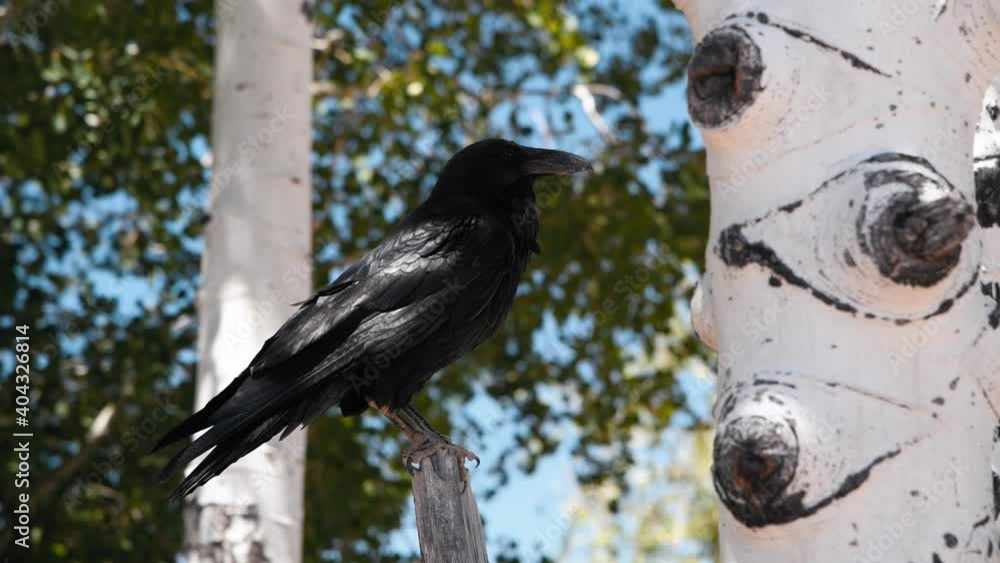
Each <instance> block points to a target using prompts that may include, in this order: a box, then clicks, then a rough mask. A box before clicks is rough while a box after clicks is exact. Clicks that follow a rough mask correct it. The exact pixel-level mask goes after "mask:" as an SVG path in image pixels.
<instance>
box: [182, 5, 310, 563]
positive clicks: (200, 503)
mask: <svg viewBox="0 0 1000 563" xmlns="http://www.w3.org/2000/svg"><path fill="white" fill-rule="evenodd" d="M310 6H311V4H309V3H300V2H282V1H278V0H221V1H220V2H217V4H216V10H217V15H218V26H217V32H218V33H217V43H216V53H215V68H216V77H215V99H214V104H213V123H212V151H213V171H212V184H211V189H210V193H209V204H208V209H209V214H210V215H209V219H208V223H207V225H206V228H205V251H204V257H203V261H202V288H201V293H200V295H199V302H198V315H199V322H200V334H199V342H198V354H199V364H198V386H197V398H196V401H197V407H199V408H200V407H201V406H203V405H204V404H205V403H206V402H208V400H209V399H211V398H212V397H213V396H215V395H216V394H217V393H218V392H219V391H221V390H222V389H223V388H224V387H226V385H228V384H229V382H230V381H232V379H233V378H234V377H236V376H237V375H238V374H239V373H240V372H241V371H242V370H243V369H244V368H245V367H246V366H247V364H248V363H249V362H250V360H251V358H252V357H253V356H254V354H256V352H257V351H258V350H259V349H260V347H261V345H262V344H263V343H264V341H265V340H266V339H267V338H268V337H269V336H270V335H271V334H273V333H274V331H275V330H276V329H277V328H278V327H279V326H280V325H281V323H282V322H283V321H284V320H285V319H286V318H287V317H288V316H289V315H290V314H291V313H292V311H293V308H292V307H291V305H290V304H291V303H294V302H296V301H299V300H301V299H304V298H306V297H307V296H308V295H309V292H310V288H311V264H312V258H311V256H312V253H311V238H312V229H311V222H312V214H311V205H312V202H311V196H310V163H309V158H310V152H311V128H310V111H311V105H310V104H311V98H310V94H309V86H310V82H311V79H312V58H311V57H312V54H311V51H310V40H311V37H312V21H311V11H310V10H311V7H310ZM305 443H306V435H305V432H302V431H300V432H296V433H294V434H292V435H290V436H289V437H288V438H286V439H285V440H283V441H281V442H278V441H277V440H275V441H272V442H270V443H268V444H266V445H264V446H263V447H261V448H258V449H257V450H256V451H254V452H253V453H251V454H250V455H248V456H246V457H245V458H243V459H241V460H240V461H238V462H237V463H236V464H234V465H233V466H231V467H230V468H229V469H227V470H226V471H225V472H224V473H223V474H222V475H220V476H218V477H216V478H215V479H213V480H212V481H210V482H209V483H208V484H206V485H205V486H203V487H202V488H201V489H199V490H198V491H197V492H196V493H195V495H193V497H192V499H191V501H190V502H189V504H188V505H187V506H186V508H185V527H186V532H187V539H186V545H185V556H186V560H187V561H188V563H221V562H226V563H230V562H232V563H249V562H254V563H263V562H273V563H297V562H299V561H301V560H302V537H303V536H302V523H303V477H304V472H305V463H304V462H305V445H306V444H305ZM194 463H195V464H197V461H195V462H194Z"/></svg>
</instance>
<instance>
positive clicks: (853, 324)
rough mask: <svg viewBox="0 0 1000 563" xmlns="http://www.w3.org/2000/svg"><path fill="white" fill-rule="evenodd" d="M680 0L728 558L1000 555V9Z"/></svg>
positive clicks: (701, 303)
mask: <svg viewBox="0 0 1000 563" xmlns="http://www.w3.org/2000/svg"><path fill="white" fill-rule="evenodd" d="M678 4H680V7H681V9H682V10H683V11H684V12H685V15H686V16H687V18H688V22H689V23H690V27H691V29H692V31H693V34H694V37H695V40H696V43H697V49H696V51H695V55H694V57H693V59H692V62H691V67H690V69H689V72H688V79H689V82H688V103H689V106H690V111H691V115H692V118H693V119H694V120H695V122H696V123H698V125H699V126H700V127H701V128H702V131H703V133H704V140H705V147H706V150H707V154H708V173H709V177H710V181H711V192H712V193H711V195H712V200H713V201H712V217H711V228H710V238H709V248H708V251H707V260H706V273H705V276H704V278H703V279H702V281H701V283H700V287H699V289H698V291H697V292H696V295H695V299H694V302H693V303H692V309H693V317H694V322H695V327H696V330H697V331H698V334H699V336H701V337H702V339H703V340H705V341H706V342H707V343H708V344H709V345H710V346H712V347H713V348H715V349H716V350H717V351H718V352H719V378H720V379H719V385H718V391H719V398H718V403H717V406H716V412H715V416H716V420H717V423H718V433H717V437H716V444H715V463H714V466H713V478H714V481H715V485H716V490H717V492H718V493H719V497H720V499H721V502H722V505H723V506H722V508H721V511H720V512H721V523H720V526H721V542H722V560H723V561H725V562H740V563H756V562H761V563H764V562H768V563H771V562H812V563H826V562H829V563H832V562H844V561H852V562H856V561H865V562H873V561H883V562H893V563H907V562H919V563H935V562H944V563H952V562H955V563H957V562H963V563H980V562H987V561H992V562H996V561H1000V536H998V528H997V524H996V519H997V513H998V511H1000V498H998V495H1000V491H997V488H996V487H998V484H995V480H994V477H993V475H992V471H991V455H992V450H993V449H994V447H995V444H994V441H995V440H997V439H1000V436H996V434H997V432H1000V430H997V424H998V421H1000V411H998V409H1000V385H998V379H1000V369H998V366H1000V303H998V293H997V291H998V286H997V285H996V283H997V281H1000V273H998V271H1000V230H998V229H997V227H998V225H997V222H998V220H1000V218H998V217H997V215H1000V213H997V206H1000V198H998V197H997V194H998V193H1000V187H995V188H989V189H987V188H984V187H981V188H980V190H979V192H980V194H979V195H980V200H979V201H978V202H977V201H976V191H977V190H976V187H975V184H974V179H973V154H972V151H971V150H970V149H971V148H972V146H973V145H972V143H973V137H974V135H975V133H976V125H977V122H978V121H979V119H980V114H981V112H982V109H983V105H982V100H983V93H984V91H985V90H986V88H987V85H988V84H989V83H990V81H991V79H992V78H993V77H994V76H996V75H997V73H998V72H1000V3H997V2H995V1H994V2H992V3H991V2H988V1H986V0H977V1H955V0H951V1H949V0H934V1H930V0H928V1H921V0H895V1H888V2H831V1H829V0H797V1H794V2H792V1H789V2H763V1H761V2H737V1H731V0H729V1H727V0H702V1H698V0H689V1H687V2H678ZM994 94H995V93H994ZM994 103H995V98H994ZM984 114H985V115H986V117H984V119H985V120H987V121H988V120H989V119H990V117H989V115H988V112H984ZM981 129H982V131H981V132H980V141H979V142H978V143H977V148H979V149H980V150H981V153H982V154H981V155H980V156H981V159H980V160H979V161H978V163H977V166H978V167H979V168H981V169H982V170H983V172H980V173H979V174H978V179H979V180H980V184H981V186H985V185H986V183H987V182H989V181H990V179H989V176H990V174H989V172H988V171H986V170H987V168H988V167H989V166H993V171H994V172H993V175H992V181H994V182H995V181H996V180H997V176H996V172H995V170H996V168H995V166H996V161H997V157H998V153H1000V150H998V149H997V147H998V146H1000V139H997V138H996V137H994V138H993V139H994V141H993V142H992V143H990V142H987V140H986V139H987V138H988V137H989V136H990V135H991V132H994V129H993V128H992V127H990V126H989V124H988V123H986V121H984V123H983V125H982V127H981ZM993 134H995V132H994V133H993ZM988 147H992V148H988ZM990 194H992V195H990ZM990 206H993V207H990ZM977 207H978V212H979V215H978V221H977ZM991 209H992V211H990V210H991ZM984 211H985V212H984ZM990 213H992V214H993V215H992V217H991V216H990Z"/></svg>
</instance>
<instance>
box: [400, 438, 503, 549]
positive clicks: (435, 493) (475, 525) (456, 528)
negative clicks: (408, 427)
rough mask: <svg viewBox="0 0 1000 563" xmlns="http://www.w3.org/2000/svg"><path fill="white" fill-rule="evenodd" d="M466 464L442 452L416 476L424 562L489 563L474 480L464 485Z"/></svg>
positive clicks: (416, 504)
mask: <svg viewBox="0 0 1000 563" xmlns="http://www.w3.org/2000/svg"><path fill="white" fill-rule="evenodd" d="M463 463H464V461H463V460H460V459H459V458H458V457H457V456H455V455H454V454H453V453H452V452H449V451H447V450H442V451H439V452H437V453H436V454H434V456H433V457H431V458H430V459H428V460H425V461H424V462H423V464H422V465H423V467H421V468H420V471H418V472H417V474H416V475H414V476H413V504H414V506H415V507H416V513H417V533H418V535H419V537H420V555H421V558H422V559H423V563H489V559H488V558H487V555H486V539H485V537H484V535H483V521H482V519H480V517H479V508H478V507H477V506H476V498H475V497H474V496H473V494H472V482H471V477H470V479H469V482H468V483H463V482H462V475H461V473H462V464H463Z"/></svg>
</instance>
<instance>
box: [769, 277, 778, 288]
mask: <svg viewBox="0 0 1000 563" xmlns="http://www.w3.org/2000/svg"><path fill="white" fill-rule="evenodd" d="M767 284H768V285H770V286H771V287H781V280H780V279H778V278H776V277H774V276H771V277H770V278H768V280H767Z"/></svg>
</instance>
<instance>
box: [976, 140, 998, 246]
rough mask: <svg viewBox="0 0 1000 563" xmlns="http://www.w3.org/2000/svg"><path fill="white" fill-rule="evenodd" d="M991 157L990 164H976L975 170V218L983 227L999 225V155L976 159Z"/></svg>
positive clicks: (988, 158) (989, 158)
mask: <svg viewBox="0 0 1000 563" xmlns="http://www.w3.org/2000/svg"><path fill="white" fill-rule="evenodd" d="M991 159H992V160H994V162H993V164H992V165H987V166H978V167H977V169H976V172H975V183H976V219H978V220H979V226H980V227H982V228H984V229H986V228H990V227H1000V155H996V156H991V157H986V158H982V159H977V160H991Z"/></svg>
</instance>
